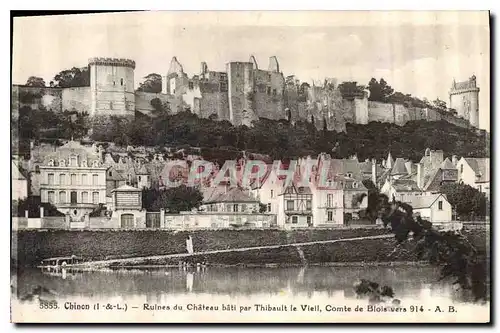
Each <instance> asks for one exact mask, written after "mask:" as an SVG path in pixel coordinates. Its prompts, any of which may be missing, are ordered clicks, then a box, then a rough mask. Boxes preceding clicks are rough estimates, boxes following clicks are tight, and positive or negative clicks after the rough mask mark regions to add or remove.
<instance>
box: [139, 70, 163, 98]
mask: <svg viewBox="0 0 500 333" xmlns="http://www.w3.org/2000/svg"><path fill="white" fill-rule="evenodd" d="M137 90H138V91H144V92H150V93H161V75H160V74H156V73H151V74H148V75H146V76H145V77H144V81H143V82H141V83H140V84H139V88H137Z"/></svg>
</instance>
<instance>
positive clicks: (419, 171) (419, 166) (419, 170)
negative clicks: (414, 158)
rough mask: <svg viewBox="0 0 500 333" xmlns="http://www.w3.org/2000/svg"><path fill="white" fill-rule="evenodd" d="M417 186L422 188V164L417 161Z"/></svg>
mask: <svg viewBox="0 0 500 333" xmlns="http://www.w3.org/2000/svg"><path fill="white" fill-rule="evenodd" d="M417 186H418V188H419V189H422V164H421V163H417Z"/></svg>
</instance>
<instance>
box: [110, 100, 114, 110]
mask: <svg viewBox="0 0 500 333" xmlns="http://www.w3.org/2000/svg"><path fill="white" fill-rule="evenodd" d="M109 109H110V110H113V102H109Z"/></svg>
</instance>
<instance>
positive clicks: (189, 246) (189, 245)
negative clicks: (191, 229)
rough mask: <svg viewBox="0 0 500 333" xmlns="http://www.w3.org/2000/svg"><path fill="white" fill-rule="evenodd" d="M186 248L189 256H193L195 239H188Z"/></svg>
mask: <svg viewBox="0 0 500 333" xmlns="http://www.w3.org/2000/svg"><path fill="white" fill-rule="evenodd" d="M186 248H187V252H188V253H189V254H193V253H194V251H193V238H191V236H189V237H188V238H187V239H186Z"/></svg>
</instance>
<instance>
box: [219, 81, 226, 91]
mask: <svg viewBox="0 0 500 333" xmlns="http://www.w3.org/2000/svg"><path fill="white" fill-rule="evenodd" d="M219 89H220V91H221V92H227V82H221V83H220V84H219Z"/></svg>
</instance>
